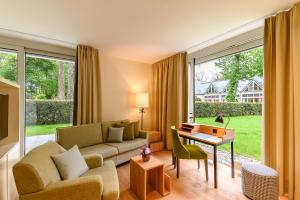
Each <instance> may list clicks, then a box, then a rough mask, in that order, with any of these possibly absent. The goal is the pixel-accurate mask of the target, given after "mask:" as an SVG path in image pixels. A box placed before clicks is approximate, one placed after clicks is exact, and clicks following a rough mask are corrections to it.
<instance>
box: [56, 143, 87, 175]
mask: <svg viewBox="0 0 300 200" xmlns="http://www.w3.org/2000/svg"><path fill="white" fill-rule="evenodd" d="M51 157H52V159H53V161H54V163H55V165H56V167H57V169H58V171H59V173H60V175H61V177H62V178H63V179H64V180H69V179H75V178H78V177H79V176H80V175H81V174H83V173H85V172H87V171H88V170H89V168H88V166H87V164H86V162H85V160H84V158H83V157H82V155H81V154H80V152H79V149H78V146H77V145H75V146H74V147H72V148H71V149H69V150H68V151H65V152H63V153H60V154H55V155H52V156H51Z"/></svg>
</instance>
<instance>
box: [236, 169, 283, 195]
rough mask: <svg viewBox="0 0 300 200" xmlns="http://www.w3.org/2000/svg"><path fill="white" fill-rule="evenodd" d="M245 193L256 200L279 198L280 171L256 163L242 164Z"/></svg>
mask: <svg viewBox="0 0 300 200" xmlns="http://www.w3.org/2000/svg"><path fill="white" fill-rule="evenodd" d="M242 189H243V194H244V195H245V196H247V197H248V198H250V199H255V200H260V199H261V200H273V199H274V200H278V173H277V172H276V171H275V170H273V169H272V168H269V167H267V166H264V165H261V164H256V163H243V164H242Z"/></svg>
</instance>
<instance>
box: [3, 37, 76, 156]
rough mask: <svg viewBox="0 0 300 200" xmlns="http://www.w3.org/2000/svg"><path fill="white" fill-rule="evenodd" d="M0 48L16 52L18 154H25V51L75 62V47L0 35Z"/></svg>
mask: <svg viewBox="0 0 300 200" xmlns="http://www.w3.org/2000/svg"><path fill="white" fill-rule="evenodd" d="M0 49H4V50H5V49H7V50H12V51H15V52H17V84H18V85H19V86H20V102H19V108H20V109H19V116H20V122H19V123H20V126H19V127H20V135H19V138H20V140H19V142H20V154H21V156H23V155H24V154H25V137H26V135H25V101H26V97H25V92H26V90H25V56H26V53H30V54H36V55H41V56H45V57H50V58H56V59H61V60H72V61H74V62H75V55H76V49H75V47H74V46H73V47H63V46H58V45H53V44H47V43H42V42H34V41H29V40H23V39H17V38H11V37H5V36H0Z"/></svg>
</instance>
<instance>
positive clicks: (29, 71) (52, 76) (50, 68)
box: [25, 56, 58, 99]
mask: <svg viewBox="0 0 300 200" xmlns="http://www.w3.org/2000/svg"><path fill="white" fill-rule="evenodd" d="M57 66H58V63H57V61H54V60H50V59H44V58H38V57H31V56H27V57H26V68H25V77H26V79H25V80H26V81H25V86H26V98H36V97H37V95H40V94H43V95H44V97H45V98H46V99H52V98H55V97H56V95H57V82H58V75H57V74H58V67H57Z"/></svg>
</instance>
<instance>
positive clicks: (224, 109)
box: [195, 101, 262, 117]
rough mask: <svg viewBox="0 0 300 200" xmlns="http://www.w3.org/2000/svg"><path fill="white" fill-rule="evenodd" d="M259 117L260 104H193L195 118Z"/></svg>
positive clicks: (260, 111)
mask: <svg viewBox="0 0 300 200" xmlns="http://www.w3.org/2000/svg"><path fill="white" fill-rule="evenodd" d="M218 114H222V115H224V116H243V115H261V114H262V104H261V103H238V102H233V103H229V102H213V103H212V102H199V101H196V102H195V117H215V116H217V115H218Z"/></svg>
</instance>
